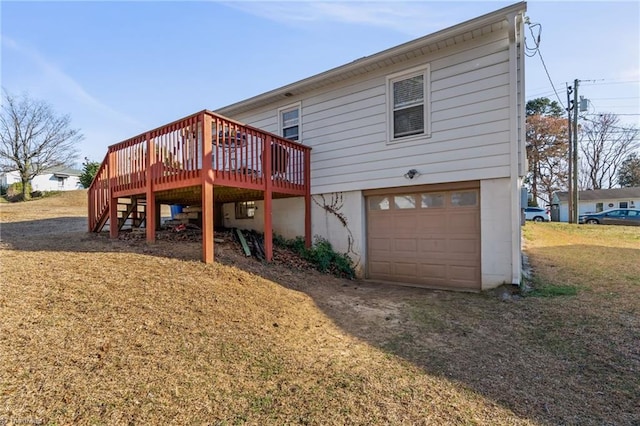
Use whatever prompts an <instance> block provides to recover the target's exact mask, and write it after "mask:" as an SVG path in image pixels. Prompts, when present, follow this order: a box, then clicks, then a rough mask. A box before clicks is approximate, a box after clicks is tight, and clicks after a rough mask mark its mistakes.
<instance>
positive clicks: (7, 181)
mask: <svg viewBox="0 0 640 426" xmlns="http://www.w3.org/2000/svg"><path fill="white" fill-rule="evenodd" d="M81 174H82V171H81V170H76V169H72V168H69V167H52V168H50V169H47V170H45V171H44V172H42V173H41V174H39V175H37V176H35V177H34V178H33V179H31V189H32V190H33V191H72V190H74V189H82V188H84V187H83V186H82V184H81V183H80V175H81ZM19 182H20V174H19V173H18V172H17V171H11V172H7V173H3V174H1V175H0V186H2V187H5V188H7V187H9V186H10V185H12V184H14V183H19Z"/></svg>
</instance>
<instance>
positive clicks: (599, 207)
mask: <svg viewBox="0 0 640 426" xmlns="http://www.w3.org/2000/svg"><path fill="white" fill-rule="evenodd" d="M603 210H604V203H596V213H599V212H601V211H603Z"/></svg>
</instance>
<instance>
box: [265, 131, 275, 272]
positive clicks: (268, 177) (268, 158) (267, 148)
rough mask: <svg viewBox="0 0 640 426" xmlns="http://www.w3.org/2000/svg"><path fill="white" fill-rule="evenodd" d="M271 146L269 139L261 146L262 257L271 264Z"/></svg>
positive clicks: (271, 141) (271, 142)
mask: <svg viewBox="0 0 640 426" xmlns="http://www.w3.org/2000/svg"><path fill="white" fill-rule="evenodd" d="M272 144H273V139H272V138H271V137H268V138H267V143H266V144H265V145H264V146H263V150H264V154H263V158H264V166H263V170H265V175H264V176H265V184H264V256H265V260H266V261H267V262H271V261H272V260H273V221H272V218H273V216H272V214H271V213H272V210H273V203H272V196H273V191H272V185H273V181H272V180H271V179H273V176H272V170H271V166H272V161H271V153H272V150H271V145H272Z"/></svg>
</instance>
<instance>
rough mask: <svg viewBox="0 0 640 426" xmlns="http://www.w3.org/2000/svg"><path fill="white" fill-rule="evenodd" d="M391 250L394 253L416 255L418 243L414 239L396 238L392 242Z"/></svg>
mask: <svg viewBox="0 0 640 426" xmlns="http://www.w3.org/2000/svg"><path fill="white" fill-rule="evenodd" d="M393 248H394V250H395V251H396V252H409V253H412V254H413V253H416V251H417V249H418V242H417V241H416V239H415V238H397V239H395V240H394V241H393Z"/></svg>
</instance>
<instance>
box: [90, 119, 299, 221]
mask: <svg viewBox="0 0 640 426" xmlns="http://www.w3.org/2000/svg"><path fill="white" fill-rule="evenodd" d="M205 126H210V129H211V132H203V129H204V128H205ZM204 134H210V135H211V140H210V141H209V142H208V143H210V144H211V154H212V155H211V158H212V160H211V165H210V166H209V165H208V164H205V165H204V167H203V158H204V149H203V148H204V145H203V135H204ZM267 150H268V151H267ZM309 163H310V148H309V147H306V146H304V145H302V144H300V143H297V142H294V141H290V140H287V139H284V138H282V137H280V136H278V135H274V134H271V133H268V132H265V131H263V130H260V129H258V128H255V127H252V126H247V125H244V124H242V123H239V122H236V121H233V120H230V119H227V118H225V117H222V116H219V115H217V114H214V113H212V112H210V111H202V112H200V113H197V114H194V115H191V116H189V117H186V118H184V119H181V120H178V121H175V122H173V123H170V124H167V125H165V126H162V127H159V128H157V129H155V130H152V131H150V132H146V133H144V134H142V135H139V136H136V137H134V138H131V139H128V140H126V141H123V142H121V143H118V144H115V145H112V146H110V147H109V150H108V153H107V156H106V157H105V160H104V161H103V162H102V164H101V166H100V169H99V171H98V174H97V175H96V177H95V179H94V181H93V182H92V184H91V186H90V187H89V229H95V227H96V226H97V225H98V224H99V223H100V221H101V218H103V217H104V214H105V211H106V210H108V203H109V200H110V199H115V198H118V197H128V196H132V195H136V194H144V193H146V191H147V190H148V185H149V184H150V185H151V188H152V190H153V191H161V190H170V189H177V188H181V187H188V186H195V185H199V184H200V183H201V173H202V170H203V169H205V170H206V171H207V172H208V171H209V170H211V171H213V176H214V184H215V185H224V186H233V187H239V188H246V189H258V190H265V189H266V186H267V182H269V183H270V188H271V190H272V191H273V192H283V193H287V194H290V195H304V194H305V192H306V191H308V186H309V184H310V182H309V179H310V171H309Z"/></svg>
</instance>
